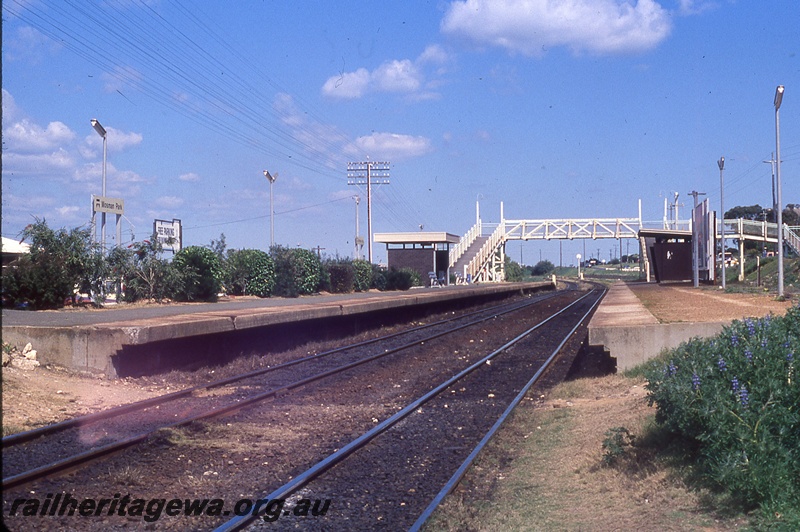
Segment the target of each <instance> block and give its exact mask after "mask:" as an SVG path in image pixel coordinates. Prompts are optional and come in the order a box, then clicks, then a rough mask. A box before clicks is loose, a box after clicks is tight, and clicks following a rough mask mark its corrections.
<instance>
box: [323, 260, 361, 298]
mask: <svg viewBox="0 0 800 532" xmlns="http://www.w3.org/2000/svg"><path fill="white" fill-rule="evenodd" d="M325 271H326V272H327V273H328V282H329V290H330V291H331V293H333V294H349V293H350V292H352V291H353V287H354V285H355V270H354V269H353V263H352V262H350V261H349V260H341V261H329V262H327V263H326V264H325Z"/></svg>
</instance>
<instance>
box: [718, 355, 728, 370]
mask: <svg viewBox="0 0 800 532" xmlns="http://www.w3.org/2000/svg"><path fill="white" fill-rule="evenodd" d="M717 366H718V367H719V370H720V371H727V370H728V365H727V364H726V363H725V359H724V358H722V357H719V360H717Z"/></svg>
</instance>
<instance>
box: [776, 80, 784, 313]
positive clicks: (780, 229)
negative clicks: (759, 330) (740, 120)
mask: <svg viewBox="0 0 800 532" xmlns="http://www.w3.org/2000/svg"><path fill="white" fill-rule="evenodd" d="M782 101H783V85H778V88H777V89H775V102H774V103H775V188H776V189H777V190H776V191H775V193H776V194H775V195H776V198H775V199H776V200H777V202H778V297H779V298H782V297H783V203H782V201H783V200H782V199H781V119H780V113H779V112H778V110H779V109H780V108H781V102H782Z"/></svg>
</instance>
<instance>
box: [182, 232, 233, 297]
mask: <svg viewBox="0 0 800 532" xmlns="http://www.w3.org/2000/svg"><path fill="white" fill-rule="evenodd" d="M172 266H173V267H174V268H175V270H176V272H177V273H178V275H179V277H180V282H179V283H178V286H177V287H176V293H175V299H177V300H179V301H216V300H217V294H218V293H219V291H220V289H221V288H222V266H221V265H220V263H219V258H218V257H217V255H216V254H215V253H214V252H213V251H211V250H210V249H208V248H204V247H200V246H190V247H188V248H184V249H182V250H180V251H179V252H178V253H176V254H175V258H174V259H173V260H172Z"/></svg>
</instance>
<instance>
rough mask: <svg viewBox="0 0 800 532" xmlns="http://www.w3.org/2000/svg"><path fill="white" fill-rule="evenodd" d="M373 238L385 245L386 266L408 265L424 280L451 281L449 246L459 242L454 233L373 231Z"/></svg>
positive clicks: (402, 266)
mask: <svg viewBox="0 0 800 532" xmlns="http://www.w3.org/2000/svg"><path fill="white" fill-rule="evenodd" d="M374 239H375V242H380V243H382V244H386V255H387V261H388V266H389V268H396V269H398V270H399V269H400V268H411V269H412V270H414V271H416V272H417V273H419V276H420V279H422V280H423V282H431V283H432V284H448V283H449V282H450V246H451V245H454V244H457V243H458V241H459V237H458V236H457V235H452V234H450V233H438V232H432V231H427V232H423V231H420V232H415V233H375V235H374ZM431 273H433V274H434V275H433V276H431ZM434 280H435V282H434Z"/></svg>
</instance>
